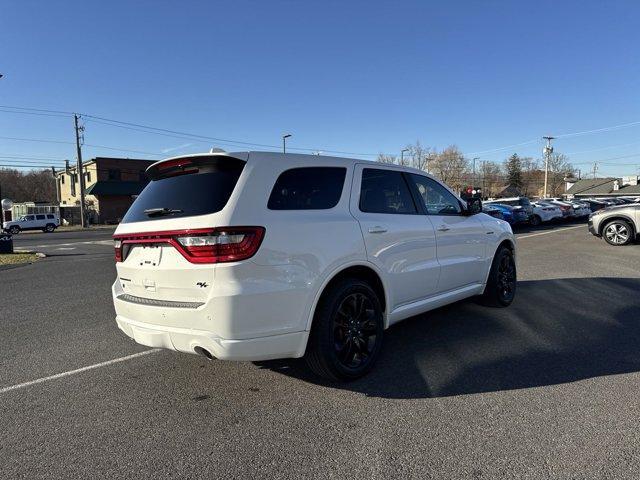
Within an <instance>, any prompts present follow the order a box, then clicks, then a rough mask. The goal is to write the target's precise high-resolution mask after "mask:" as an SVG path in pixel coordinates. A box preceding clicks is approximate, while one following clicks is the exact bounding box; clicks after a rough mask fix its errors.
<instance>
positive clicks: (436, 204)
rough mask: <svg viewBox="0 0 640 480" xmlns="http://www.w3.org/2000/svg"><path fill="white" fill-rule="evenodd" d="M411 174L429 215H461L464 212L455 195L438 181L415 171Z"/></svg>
mask: <svg viewBox="0 0 640 480" xmlns="http://www.w3.org/2000/svg"><path fill="white" fill-rule="evenodd" d="M410 176H411V180H412V181H413V182H414V183H415V186H416V189H417V190H418V193H419V194H420V197H421V198H422V201H423V202H424V207H425V210H426V212H427V214H428V215H460V214H461V213H462V206H461V205H460V202H459V201H458V199H457V198H456V197H455V195H453V194H452V193H451V192H450V191H449V190H447V189H446V188H445V187H443V186H442V185H440V184H439V183H438V182H436V181H435V180H433V179H431V178H429V177H425V176H423V175H417V174H415V173H411V174H410Z"/></svg>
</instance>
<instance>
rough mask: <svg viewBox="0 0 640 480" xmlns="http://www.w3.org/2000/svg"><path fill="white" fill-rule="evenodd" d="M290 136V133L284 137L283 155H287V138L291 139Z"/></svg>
mask: <svg viewBox="0 0 640 480" xmlns="http://www.w3.org/2000/svg"><path fill="white" fill-rule="evenodd" d="M290 136H291V134H290V133H286V134H284V135H282V153H287V138H289V137H290Z"/></svg>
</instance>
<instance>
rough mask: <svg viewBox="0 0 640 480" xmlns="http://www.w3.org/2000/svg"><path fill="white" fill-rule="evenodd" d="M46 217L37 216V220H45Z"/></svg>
mask: <svg viewBox="0 0 640 480" xmlns="http://www.w3.org/2000/svg"><path fill="white" fill-rule="evenodd" d="M44 219H45V216H44V215H36V220H44Z"/></svg>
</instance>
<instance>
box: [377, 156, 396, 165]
mask: <svg viewBox="0 0 640 480" xmlns="http://www.w3.org/2000/svg"><path fill="white" fill-rule="evenodd" d="M376 160H377V161H378V162H380V163H393V164H398V157H397V156H395V155H387V154H386V153H379V154H378V158H377V159H376Z"/></svg>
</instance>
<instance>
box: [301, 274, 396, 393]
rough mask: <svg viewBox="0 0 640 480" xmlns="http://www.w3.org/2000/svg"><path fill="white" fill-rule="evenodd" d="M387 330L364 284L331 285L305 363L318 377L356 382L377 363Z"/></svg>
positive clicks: (316, 317)
mask: <svg viewBox="0 0 640 480" xmlns="http://www.w3.org/2000/svg"><path fill="white" fill-rule="evenodd" d="M383 330H384V323H383V310H382V306H381V303H380V299H379V298H378V295H377V294H376V292H375V291H374V290H373V289H372V288H371V287H370V286H369V285H368V284H367V283H366V282H364V281H362V280H359V279H352V278H345V279H342V280H340V281H338V282H337V283H335V284H334V285H331V286H330V287H329V288H328V289H327V290H326V291H325V292H324V293H323V296H322V298H321V300H320V302H319V304H318V307H317V308H316V312H315V315H314V319H313V324H312V328H311V334H310V336H309V342H308V344H307V352H306V354H305V359H306V361H307V365H308V366H309V368H310V369H311V370H312V371H313V372H314V373H316V374H317V375H319V376H321V377H324V378H326V379H329V380H332V381H344V380H355V379H356V378H359V377H361V376H363V375H364V374H365V373H367V372H368V371H369V370H370V369H371V367H372V366H373V364H374V363H375V361H376V360H377V358H378V356H379V354H380V349H381V346H382V334H383Z"/></svg>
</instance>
